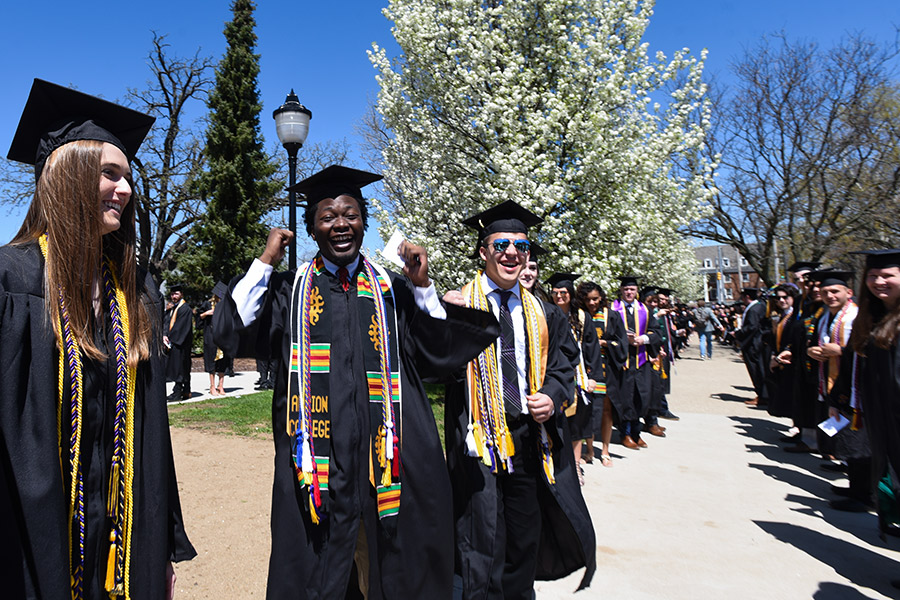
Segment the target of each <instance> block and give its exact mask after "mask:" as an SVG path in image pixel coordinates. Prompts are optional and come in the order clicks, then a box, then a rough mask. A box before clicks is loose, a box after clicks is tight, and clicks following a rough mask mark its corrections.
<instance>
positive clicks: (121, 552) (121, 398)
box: [38, 233, 137, 600]
mask: <svg viewBox="0 0 900 600" xmlns="http://www.w3.org/2000/svg"><path fill="white" fill-rule="evenodd" d="M38 242H39V245H40V248H41V253H42V254H43V256H44V260H45V261H46V259H47V254H48V252H49V239H48V236H47V234H46V233H45V234H43V235H42V236H41V237H40V238H39V239H38ZM101 274H102V277H103V287H104V292H105V300H106V307H107V308H108V310H109V322H110V333H111V334H112V338H113V354H114V358H115V364H116V389H115V412H114V416H113V454H112V462H111V465H110V474H109V482H108V483H109V488H108V492H107V497H106V502H107V505H106V516H107V517H108V518H109V521H110V523H111V529H110V534H109V551H108V555H107V562H106V580H105V589H106V592H107V593H108V594H109V596H110V597H111V598H115V597H117V596H122V597H124V598H125V599H126V600H127V599H128V598H131V577H130V575H131V541H132V525H133V521H134V514H133V511H134V406H135V381H136V378H137V368H136V367H134V366H129V365H128V346H129V343H130V335H131V327H130V321H129V318H128V305H127V303H126V301H125V292H124V290H123V289H122V286H121V285H120V283H119V281H118V278H117V277H116V276H115V273H114V269H113V265H112V264H111V263H110V262H109V261H104V262H103V265H102V267H101ZM58 314H59V319H58V321H57V323H55V333H56V338H57V340H58V342H59V346H60V348H59V367H58V369H59V370H58V376H57V382H58V389H57V399H58V405H57V413H56V418H57V421H56V432H57V438H58V439H59V444H60V445H59V453H60V465H62V464H64V463H65V462H66V461H65V455H66V454H68V463H69V472H68V473H67V474H66V473H64V474H63V480H64V481H65V483H66V484H67V485H68V487H69V515H68V523H69V527H68V530H69V550H70V553H69V565H70V575H71V577H70V583H71V591H72V599H73V600H82V599H83V598H84V559H85V530H86V515H85V505H84V501H85V498H84V475H83V472H82V469H81V432H82V429H83V417H84V415H83V408H84V363H83V359H82V353H81V348H80V347H79V344H78V340H77V339H76V338H75V336H74V334H73V333H72V328H71V323H70V321H69V312H68V307H67V306H66V300H65V295H64V294H63V290H62V289H60V290H59V306H58ZM66 384H68V385H66ZM64 405H66V406H68V407H69V411H68V415H67V416H68V417H69V420H68V423H67V425H68V427H69V431H68V434H69V435H68V443H67V444H65V447H64V440H63V422H62V419H63V406H64Z"/></svg>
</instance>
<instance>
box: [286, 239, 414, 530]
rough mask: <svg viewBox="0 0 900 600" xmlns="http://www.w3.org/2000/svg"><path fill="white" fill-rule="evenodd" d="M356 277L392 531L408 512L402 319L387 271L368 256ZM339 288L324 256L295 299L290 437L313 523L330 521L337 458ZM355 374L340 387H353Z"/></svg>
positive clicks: (373, 441) (372, 475)
mask: <svg viewBox="0 0 900 600" xmlns="http://www.w3.org/2000/svg"><path fill="white" fill-rule="evenodd" d="M360 260H361V267H360V271H359V274H358V275H357V276H356V290H357V291H356V293H357V298H358V299H359V300H358V301H357V303H356V304H357V307H358V309H359V324H360V327H361V328H362V332H361V336H360V338H361V339H362V340H363V362H364V365H365V369H366V383H367V387H368V393H369V428H370V436H371V437H370V447H369V481H370V482H371V483H372V486H373V487H374V488H375V491H376V495H377V501H378V517H379V519H381V523H382V525H383V526H384V527H385V528H386V529H387V530H388V531H389V532H390V531H393V530H395V528H396V519H394V518H388V517H396V516H397V514H398V513H399V510H400V473H401V463H400V448H401V443H400V436H401V422H400V420H399V419H400V417H401V415H402V402H401V397H402V394H401V389H400V361H399V353H398V346H397V313H396V307H395V306H394V298H393V294H392V290H391V280H390V277H389V276H388V273H387V271H385V270H384V269H382V268H381V267H380V266H378V265H374V264H372V263H370V262H369V261H368V260H366V259H365V258H364V257H362V256H360ZM330 299H331V288H330V285H329V279H328V275H327V273H325V266H324V264H323V262H322V259H321V257H317V258H316V259H314V260H312V261H310V262H308V263H306V264H305V265H302V266H301V267H300V268H299V269H298V270H297V274H296V276H295V278H294V287H293V290H292V298H291V323H292V324H293V326H292V327H291V364H290V365H289V367H288V395H287V397H288V402H287V433H288V435H289V436H290V437H291V456H292V459H293V462H294V468H295V470H296V473H297V480H298V481H299V482H300V487H301V489H302V491H303V493H305V494H306V500H307V501H306V502H304V503H303V504H304V506H305V507H306V508H307V509H308V510H309V514H310V518H311V520H312V522H313V523H316V524H318V523H320V522H321V521H322V519H323V518H325V517H326V515H327V510H328V506H327V504H328V503H327V496H328V472H329V462H330V458H331V413H330V410H329V402H330V393H329V392H330V383H331V337H332V327H331V308H330V307H329V304H330ZM355 376H356V374H354V373H344V374H338V376H337V377H336V378H335V383H338V382H339V381H348V382H349V383H348V385H353V383H352V379H353V377H355Z"/></svg>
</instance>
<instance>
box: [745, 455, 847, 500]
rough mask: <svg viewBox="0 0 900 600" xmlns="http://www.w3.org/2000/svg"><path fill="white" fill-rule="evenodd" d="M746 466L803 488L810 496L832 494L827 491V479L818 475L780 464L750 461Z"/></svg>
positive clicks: (821, 496) (819, 496)
mask: <svg viewBox="0 0 900 600" xmlns="http://www.w3.org/2000/svg"><path fill="white" fill-rule="evenodd" d="M747 466H748V467H750V468H751V469H756V470H758V471H760V472H762V473H763V474H765V475H767V476H769V477H771V478H772V479H774V480H776V481H780V482H782V483H786V484H788V485H789V486H791V487H795V488H797V489H800V490H803V491H804V492H807V493H808V494H809V495H811V496H815V497H817V498H823V497H831V496H833V494H831V493H829V489H828V485H829V484H828V482H827V481H823V480H822V479H819V478H818V477H815V476H813V475H808V474H806V473H803V472H802V471H795V470H794V469H787V468H785V467H782V466H780V465H765V464H759V463H750V464H749V465H747Z"/></svg>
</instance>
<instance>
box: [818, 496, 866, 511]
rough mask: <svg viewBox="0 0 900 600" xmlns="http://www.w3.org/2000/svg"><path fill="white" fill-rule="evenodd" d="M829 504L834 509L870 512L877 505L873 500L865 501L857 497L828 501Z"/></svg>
mask: <svg viewBox="0 0 900 600" xmlns="http://www.w3.org/2000/svg"><path fill="white" fill-rule="evenodd" d="M828 506H830V507H831V508H833V509H834V510H840V511H843V512H854V513H864V512H869V511H870V510H872V509H873V508H874V507H875V505H874V504H873V503H872V501H871V500H869V501H867V502H863V501H861V500H859V499H857V498H842V499H840V500H832V501H831V502H829V503H828Z"/></svg>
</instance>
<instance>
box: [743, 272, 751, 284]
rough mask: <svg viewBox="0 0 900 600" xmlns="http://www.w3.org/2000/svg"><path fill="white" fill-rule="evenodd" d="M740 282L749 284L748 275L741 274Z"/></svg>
mask: <svg viewBox="0 0 900 600" xmlns="http://www.w3.org/2000/svg"><path fill="white" fill-rule="evenodd" d="M741 282H743V283H750V273H741Z"/></svg>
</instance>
